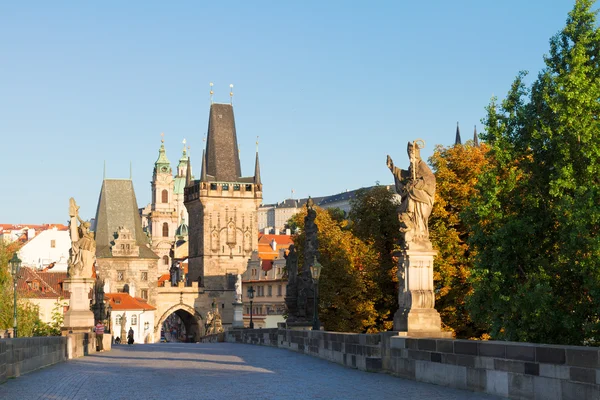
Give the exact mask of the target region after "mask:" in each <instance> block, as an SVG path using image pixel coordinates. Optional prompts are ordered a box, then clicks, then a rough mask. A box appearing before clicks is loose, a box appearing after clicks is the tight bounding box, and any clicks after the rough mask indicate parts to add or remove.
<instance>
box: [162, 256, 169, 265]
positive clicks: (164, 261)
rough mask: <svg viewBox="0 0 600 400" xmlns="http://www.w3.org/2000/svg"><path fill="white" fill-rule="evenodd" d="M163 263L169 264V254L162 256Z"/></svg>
mask: <svg viewBox="0 0 600 400" xmlns="http://www.w3.org/2000/svg"><path fill="white" fill-rule="evenodd" d="M163 265H169V256H164V257H163Z"/></svg>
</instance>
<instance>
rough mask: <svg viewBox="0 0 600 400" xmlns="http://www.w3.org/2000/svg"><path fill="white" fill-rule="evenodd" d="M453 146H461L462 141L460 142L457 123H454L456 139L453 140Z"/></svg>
mask: <svg viewBox="0 0 600 400" xmlns="http://www.w3.org/2000/svg"><path fill="white" fill-rule="evenodd" d="M454 144H455V145H457V144H462V140H460V128H459V127H458V122H457V123H456V139H454Z"/></svg>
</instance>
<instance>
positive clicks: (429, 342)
mask: <svg viewBox="0 0 600 400" xmlns="http://www.w3.org/2000/svg"><path fill="white" fill-rule="evenodd" d="M417 349H419V350H425V351H436V349H437V346H436V343H435V339H418V340H417Z"/></svg>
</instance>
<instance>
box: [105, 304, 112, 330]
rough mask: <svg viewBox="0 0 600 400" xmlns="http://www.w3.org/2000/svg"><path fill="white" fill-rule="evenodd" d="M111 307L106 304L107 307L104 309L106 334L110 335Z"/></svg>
mask: <svg viewBox="0 0 600 400" xmlns="http://www.w3.org/2000/svg"><path fill="white" fill-rule="evenodd" d="M111 319H112V307H111V306H110V303H108V307H106V322H107V325H108V326H107V328H108V333H110V334H112V321H111Z"/></svg>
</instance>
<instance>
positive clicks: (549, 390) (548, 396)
mask: <svg viewBox="0 0 600 400" xmlns="http://www.w3.org/2000/svg"><path fill="white" fill-rule="evenodd" d="M533 391H534V393H535V396H534V398H535V399H539V400H561V398H562V394H561V387H560V380H558V379H551V378H545V377H543V376H534V377H533Z"/></svg>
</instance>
